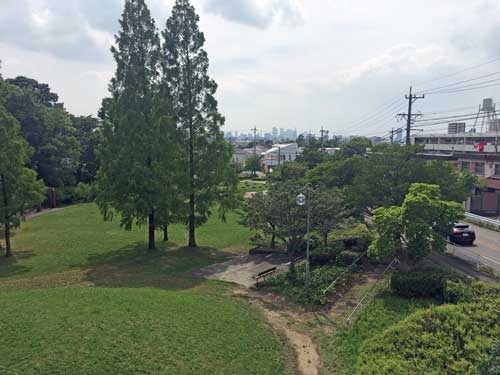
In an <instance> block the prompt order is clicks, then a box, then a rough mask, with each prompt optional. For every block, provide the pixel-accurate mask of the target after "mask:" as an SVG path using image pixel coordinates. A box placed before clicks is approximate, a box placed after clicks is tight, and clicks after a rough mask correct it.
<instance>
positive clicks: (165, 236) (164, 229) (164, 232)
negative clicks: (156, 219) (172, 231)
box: [163, 224, 168, 242]
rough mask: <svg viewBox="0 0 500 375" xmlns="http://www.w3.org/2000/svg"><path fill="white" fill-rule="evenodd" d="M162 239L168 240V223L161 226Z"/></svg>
mask: <svg viewBox="0 0 500 375" xmlns="http://www.w3.org/2000/svg"><path fill="white" fill-rule="evenodd" d="M163 241H165V242H167V241H168V224H165V225H164V226H163Z"/></svg>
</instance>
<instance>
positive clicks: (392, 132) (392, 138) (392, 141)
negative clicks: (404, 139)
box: [391, 128, 394, 143]
mask: <svg viewBox="0 0 500 375" xmlns="http://www.w3.org/2000/svg"><path fill="white" fill-rule="evenodd" d="M391 143H394V128H392V130H391Z"/></svg>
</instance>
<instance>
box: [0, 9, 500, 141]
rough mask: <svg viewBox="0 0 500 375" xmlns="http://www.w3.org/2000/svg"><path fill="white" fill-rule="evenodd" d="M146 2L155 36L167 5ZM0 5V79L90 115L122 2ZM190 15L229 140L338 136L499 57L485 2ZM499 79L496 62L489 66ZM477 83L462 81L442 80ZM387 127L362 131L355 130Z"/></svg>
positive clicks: (496, 16)
mask: <svg viewBox="0 0 500 375" xmlns="http://www.w3.org/2000/svg"><path fill="white" fill-rule="evenodd" d="M146 1H147V3H148V5H149V7H150V9H151V10H152V13H153V16H154V17H155V18H156V20H157V26H158V27H159V28H160V29H162V28H163V27H164V22H165V20H166V18H167V17H168V15H169V12H170V9H171V7H172V6H173V4H174V3H175V0H146ZM0 2H1V4H2V5H1V11H0V59H2V60H3V64H2V65H3V71H2V74H3V76H4V77H10V76H15V75H19V74H23V75H28V76H32V77H33V78H36V79H38V80H40V81H42V82H47V83H49V84H50V86H51V87H53V88H54V91H55V92H57V93H59V94H60V97H61V100H63V101H64V102H65V103H66V105H67V107H68V108H69V110H71V111H73V112H75V113H82V114H87V113H95V112H96V111H97V109H98V107H99V104H100V101H101V99H102V98H103V97H104V96H106V95H108V93H107V84H108V82H109V79H110V77H111V76H112V74H113V72H114V70H115V66H114V62H113V59H112V56H111V54H110V52H109V48H110V45H111V43H113V34H115V33H116V32H117V31H118V28H119V24H118V19H119V18H120V16H121V13H122V10H123V9H122V8H123V0H106V1H103V0H64V1H63V0H0ZM104 4H105V6H104ZM193 5H194V6H195V7H196V9H197V11H198V12H199V13H200V17H201V25H200V27H201V29H202V31H203V32H204V33H205V36H206V39H207V44H206V49H207V51H208V54H209V57H210V62H211V65H210V73H211V75H212V76H213V77H214V78H215V79H216V81H217V82H218V84H219V91H218V94H217V98H218V100H219V104H220V107H221V111H222V113H223V114H224V115H226V117H227V129H232V130H246V129H250V128H251V127H253V125H257V126H258V127H259V128H261V129H268V128H270V127H272V126H276V125H279V126H281V127H287V126H289V127H297V128H298V129H300V130H303V129H311V130H315V129H316V130H317V129H319V128H320V127H321V126H326V127H330V130H332V131H333V132H342V130H343V129H344V124H345V123H350V122H353V121H354V120H355V119H356V118H357V117H359V115H360V112H363V113H369V112H370V111H375V110H376V109H377V108H378V107H379V106H380V105H381V104H383V103H384V102H386V101H387V99H388V98H392V97H394V96H395V95H397V94H400V93H401V91H406V90H407V88H408V86H410V85H411V84H416V85H417V86H418V82H421V81H429V80H431V82H432V79H434V78H436V77H440V76H442V75H445V74H447V73H449V72H450V71H456V70H460V69H462V68H464V67H467V66H470V65H474V64H477V63H481V62H483V61H485V60H489V59H492V56H495V57H498V56H500V42H499V40H500V39H499V38H498V35H499V34H500V26H499V25H500V3H499V2H498V1H497V0H441V1H439V2H436V1H435V0H420V1H418V2H407V1H401V0H380V1H376V2H374V1H347V0H335V1H325V0H193ZM409 14H410V15H411V18H408V15H409ZM499 68H500V63H499V64H497V65H496V66H492V67H491V69H496V70H500V69H499ZM481 74H484V73H483V72H481V71H471V72H468V73H467V74H465V76H466V77H462V76H458V77H454V78H452V80H453V79H456V80H460V79H462V78H470V77H474V76H477V75H481ZM431 85H432V83H431ZM493 94H494V93H493ZM483 95H486V93H485V92H484V93H483V92H474V93H472V92H471V93H470V94H469V93H467V95H466V94H465V93H464V94H460V95H455V96H452V95H450V96H442V97H439V98H438V97H436V96H434V97H429V98H428V99H426V100H422V101H419V102H418V105H417V107H418V108H417V109H418V110H423V111H425V108H436V107H438V108H444V109H446V108H450V107H451V108H455V107H461V106H468V105H473V104H475V103H476V101H478V102H479V100H480V98H481V97H482V96H483ZM488 95H492V94H491V93H488ZM401 97H402V98H403V96H401ZM391 121H392V120H391ZM392 125H393V124H392V123H384V124H379V125H376V124H374V125H372V126H371V127H367V130H366V131H367V132H368V131H373V130H374V129H375V130H376V128H377V126H378V127H380V128H383V130H386V128H387V127H390V126H392Z"/></svg>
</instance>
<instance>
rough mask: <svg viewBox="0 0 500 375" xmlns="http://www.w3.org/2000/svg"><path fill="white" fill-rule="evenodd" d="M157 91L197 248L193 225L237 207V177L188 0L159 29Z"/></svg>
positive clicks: (191, 243) (195, 16)
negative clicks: (171, 128) (174, 137)
mask: <svg viewBox="0 0 500 375" xmlns="http://www.w3.org/2000/svg"><path fill="white" fill-rule="evenodd" d="M162 36H163V39H164V43H163V46H162V54H161V55H162V56H161V63H160V66H161V72H162V78H161V81H162V82H161V89H162V95H163V97H164V100H163V101H164V102H165V105H167V106H169V108H170V109H171V115H172V116H173V117H174V118H175V120H176V126H177V128H178V135H179V137H178V142H179V144H180V153H179V155H178V156H177V157H176V160H177V162H178V163H179V164H180V168H179V169H178V171H179V173H178V174H179V175H178V176H177V177H176V179H178V180H181V181H185V184H184V185H183V186H182V189H181V191H180V193H181V194H182V195H183V199H182V200H181V201H182V202H183V203H184V202H185V208H183V210H185V211H186V212H187V215H186V217H185V222H186V223H187V225H188V229H189V247H196V246H197V244H196V237H195V228H196V227H198V226H200V225H202V224H204V223H205V222H206V221H207V219H208V217H209V216H210V215H211V209H212V207H214V205H216V204H217V206H218V207H219V214H220V216H221V217H222V218H223V217H224V215H225V211H226V210H227V209H231V208H234V207H235V200H234V197H235V193H236V191H237V184H238V179H237V175H236V173H235V171H234V170H233V169H232V168H230V161H231V154H232V147H231V146H230V145H229V144H228V143H227V142H226V141H225V140H224V135H223V133H222V131H221V126H222V125H223V124H224V121H225V120H224V117H223V116H222V115H221V114H220V113H219V112H218V104H217V100H216V99H215V93H216V91H217V84H216V82H215V81H214V80H213V79H211V78H210V77H209V75H208V68H209V60H208V54H207V52H206V51H205V49H204V48H203V47H204V44H205V36H204V34H203V32H201V31H200V28H199V16H198V14H196V11H195V9H194V7H193V6H192V5H191V4H190V2H189V0H176V2H175V5H174V7H173V9H172V15H171V16H170V17H169V19H168V20H167V22H166V27H165V30H164V31H163V33H162Z"/></svg>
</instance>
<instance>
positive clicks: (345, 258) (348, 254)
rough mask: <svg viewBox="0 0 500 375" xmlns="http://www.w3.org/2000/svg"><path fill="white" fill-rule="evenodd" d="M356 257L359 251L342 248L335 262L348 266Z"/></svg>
mask: <svg viewBox="0 0 500 375" xmlns="http://www.w3.org/2000/svg"><path fill="white" fill-rule="evenodd" d="M358 258H359V253H357V252H355V251H349V250H344V251H342V252H341V253H340V254H339V255H338V257H337V259H336V263H337V265H338V266H341V267H348V266H350V265H351V264H353V263H354V262H355V261H356V259H358Z"/></svg>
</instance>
